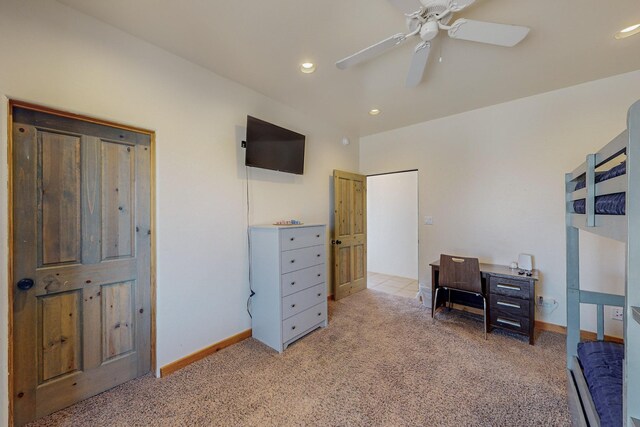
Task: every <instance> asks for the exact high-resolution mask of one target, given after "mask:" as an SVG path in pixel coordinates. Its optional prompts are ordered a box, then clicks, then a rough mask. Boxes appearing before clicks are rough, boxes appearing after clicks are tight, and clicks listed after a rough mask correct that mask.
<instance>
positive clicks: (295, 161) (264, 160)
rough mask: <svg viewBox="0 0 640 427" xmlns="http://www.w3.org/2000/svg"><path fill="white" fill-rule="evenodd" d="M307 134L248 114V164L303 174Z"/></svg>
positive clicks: (246, 163) (246, 155)
mask: <svg viewBox="0 0 640 427" xmlns="http://www.w3.org/2000/svg"><path fill="white" fill-rule="evenodd" d="M304 140H305V136H304V135H301V134H299V133H296V132H293V131H290V130H288V129H285V128H281V127H280V126H276V125H274V124H271V123H269V122H265V121H264V120H260V119H256V118H255V117H251V116H247V146H246V148H247V149H246V153H245V165H247V166H252V167H255V168H262V169H271V170H276V171H281V172H288V173H295V174H298V175H302V172H303V169H304Z"/></svg>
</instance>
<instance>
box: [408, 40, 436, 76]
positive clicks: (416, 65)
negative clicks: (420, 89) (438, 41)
mask: <svg viewBox="0 0 640 427" xmlns="http://www.w3.org/2000/svg"><path fill="white" fill-rule="evenodd" d="M430 50H431V43H430V42H422V43H420V44H419V45H418V46H416V48H415V50H414V51H413V57H412V58H411V65H410V66H409V74H408V75H407V83H406V84H405V86H406V87H416V86H418V85H419V84H420V82H421V81H422V76H423V75H424V70H425V68H426V67H427V61H428V60H429V51H430Z"/></svg>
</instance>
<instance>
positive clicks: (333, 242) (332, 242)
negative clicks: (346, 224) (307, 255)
mask: <svg viewBox="0 0 640 427" xmlns="http://www.w3.org/2000/svg"><path fill="white" fill-rule="evenodd" d="M331 244H332V245H341V244H342V240H332V241H331Z"/></svg>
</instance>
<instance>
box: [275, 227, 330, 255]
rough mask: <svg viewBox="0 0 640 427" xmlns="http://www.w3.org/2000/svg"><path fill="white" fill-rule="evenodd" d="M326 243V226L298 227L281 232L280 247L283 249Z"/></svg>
mask: <svg viewBox="0 0 640 427" xmlns="http://www.w3.org/2000/svg"><path fill="white" fill-rule="evenodd" d="M324 243H325V236H324V227H302V228H298V227H296V228H290V229H287V230H282V232H281V233H280V249H281V250H283V251H288V250H291V249H299V248H306V247H309V246H317V245H324Z"/></svg>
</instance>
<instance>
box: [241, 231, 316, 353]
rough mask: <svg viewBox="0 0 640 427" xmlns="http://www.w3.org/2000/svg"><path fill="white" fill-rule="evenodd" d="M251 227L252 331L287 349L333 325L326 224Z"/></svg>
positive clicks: (279, 347) (257, 336) (255, 334)
mask: <svg viewBox="0 0 640 427" xmlns="http://www.w3.org/2000/svg"><path fill="white" fill-rule="evenodd" d="M249 232H250V238H251V286H252V288H253V291H254V292H255V295H254V296H253V297H252V298H251V316H252V318H251V328H252V335H253V337H254V338H255V339H257V340H259V341H261V342H263V343H265V344H266V345H268V346H269V347H272V348H274V349H275V350H277V351H279V352H282V351H284V349H286V348H287V347H288V346H289V344H291V343H292V342H294V341H296V340H298V339H300V338H301V337H303V336H304V335H306V334H308V333H309V332H311V331H313V330H315V329H317V328H319V327H326V326H327V282H326V277H325V276H326V249H325V244H326V237H325V226H324V225H296V226H277V225H264V226H252V227H250V229H249Z"/></svg>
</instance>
